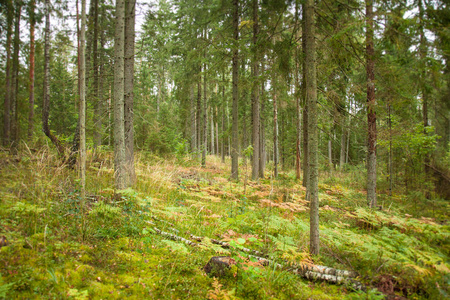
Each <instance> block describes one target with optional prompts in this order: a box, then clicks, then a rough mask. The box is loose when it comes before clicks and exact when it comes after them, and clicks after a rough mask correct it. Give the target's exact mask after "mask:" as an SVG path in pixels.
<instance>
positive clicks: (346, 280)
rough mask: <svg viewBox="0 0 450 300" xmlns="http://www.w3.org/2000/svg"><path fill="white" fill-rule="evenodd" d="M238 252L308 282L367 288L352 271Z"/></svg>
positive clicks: (218, 243) (178, 237)
mask: <svg viewBox="0 0 450 300" xmlns="http://www.w3.org/2000/svg"><path fill="white" fill-rule="evenodd" d="M153 229H154V230H155V232H156V233H158V234H159V235H162V236H164V237H166V238H169V239H171V240H174V241H181V242H183V243H185V244H187V245H189V246H194V247H196V246H198V244H197V243H195V242H193V241H191V240H188V239H185V238H183V237H180V236H177V235H175V234H172V233H168V232H165V231H162V230H160V229H158V228H156V227H153ZM191 238H192V239H194V240H196V241H198V242H200V241H201V240H203V239H204V238H202V237H198V236H194V235H191ZM211 242H212V243H214V244H217V245H220V246H222V247H223V248H227V249H228V248H232V247H231V246H230V244H228V243H225V242H222V241H218V240H214V239H211ZM244 249H245V250H244ZM237 250H240V251H242V252H246V253H247V254H248V256H249V257H253V258H255V259H257V260H258V261H259V262H260V263H261V265H263V266H268V265H274V266H275V267H276V268H278V269H280V270H283V269H284V270H287V271H289V272H292V273H294V274H296V275H299V276H300V277H303V278H306V279H308V280H323V281H327V282H330V283H334V284H349V285H350V286H351V287H352V288H354V289H355V290H365V286H364V285H363V284H362V283H361V282H359V281H356V280H353V279H352V278H351V277H354V276H356V273H354V272H351V271H346V270H339V269H334V268H329V267H325V266H317V265H308V264H302V265H295V264H293V265H290V266H288V267H283V265H281V264H279V263H277V262H274V261H272V260H270V259H267V258H264V257H261V256H257V255H253V254H249V252H250V253H253V252H258V253H261V252H259V251H256V250H251V249H248V248H241V249H239V248H237Z"/></svg>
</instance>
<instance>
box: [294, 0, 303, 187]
mask: <svg viewBox="0 0 450 300" xmlns="http://www.w3.org/2000/svg"><path fill="white" fill-rule="evenodd" d="M298 14H299V12H298V1H295V24H296V28H297V23H298V19H299V17H298ZM295 36H296V38H298V30H296V32H295ZM294 61H295V72H294V77H295V78H294V86H295V93H294V94H295V102H296V105H297V111H296V112H297V114H296V115H297V142H296V156H295V178H296V179H297V180H300V174H301V147H300V146H301V140H302V108H301V105H300V99H301V98H300V94H301V88H300V80H299V77H300V76H299V72H300V70H299V69H300V68H299V63H300V62H299V54H298V47H295V57H294Z"/></svg>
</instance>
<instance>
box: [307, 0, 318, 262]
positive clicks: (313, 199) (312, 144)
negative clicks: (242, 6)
mask: <svg viewBox="0 0 450 300" xmlns="http://www.w3.org/2000/svg"><path fill="white" fill-rule="evenodd" d="M304 10H305V29H306V30H305V39H306V40H305V56H306V57H305V59H306V62H305V69H306V70H305V74H306V99H307V102H308V154H309V157H308V158H309V159H308V173H309V180H308V185H307V187H306V188H307V190H308V194H309V201H310V248H309V251H310V253H311V254H313V255H319V250H320V247H319V188H318V165H317V164H318V146H317V144H318V141H317V79H316V49H315V48H316V47H315V33H314V32H315V28H314V27H315V24H314V23H315V21H314V19H315V17H314V15H315V7H314V0H306V4H305V7H304Z"/></svg>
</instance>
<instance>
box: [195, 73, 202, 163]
mask: <svg viewBox="0 0 450 300" xmlns="http://www.w3.org/2000/svg"><path fill="white" fill-rule="evenodd" d="M196 120H197V151H198V155H199V158H201V151H202V67H201V65H200V66H199V73H198V81H197V113H196Z"/></svg>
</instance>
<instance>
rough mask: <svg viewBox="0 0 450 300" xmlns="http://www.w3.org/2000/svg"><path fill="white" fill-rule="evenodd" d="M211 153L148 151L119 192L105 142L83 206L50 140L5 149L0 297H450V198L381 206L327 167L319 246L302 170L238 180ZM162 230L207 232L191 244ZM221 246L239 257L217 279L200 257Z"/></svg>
mask: <svg viewBox="0 0 450 300" xmlns="http://www.w3.org/2000/svg"><path fill="white" fill-rule="evenodd" d="M207 162H208V163H207V167H206V168H200V167H198V165H197V163H196V161H195V159H194V160H193V159H192V158H190V157H187V156H186V157H182V156H177V157H176V158H174V159H161V158H159V157H157V156H154V155H151V154H149V153H138V154H137V155H136V174H137V178H138V180H137V183H136V185H135V187H134V188H133V189H127V190H123V191H114V190H113V188H112V187H113V183H114V182H113V165H112V155H111V153H109V152H107V151H105V150H102V151H100V152H97V153H95V155H93V154H91V156H89V157H88V174H87V177H88V181H87V183H88V185H87V187H88V197H87V198H86V201H85V207H81V204H82V201H81V200H82V199H80V195H79V187H78V181H77V180H76V178H77V173H76V171H75V170H70V169H68V168H67V167H66V166H64V165H60V162H59V159H58V158H57V157H56V156H55V155H54V154H53V153H52V152H50V151H48V149H46V148H42V149H40V150H39V151H37V152H31V151H22V152H21V153H20V155H19V156H17V157H11V156H9V155H7V154H6V153H5V152H0V180H1V182H2V184H1V185H0V199H1V202H0V236H4V237H5V238H6V240H7V245H6V246H3V247H1V248H0V275H1V276H0V299H123V298H130V299H144V298H148V299H185V298H192V299H275V298H276V299H291V298H292V299H383V297H385V295H400V296H403V297H408V298H410V299H427V298H428V299H445V298H447V297H448V296H449V293H450V291H449V290H448V286H449V282H450V275H449V256H448V253H450V247H449V243H448V241H449V225H448V224H447V223H446V221H442V220H445V219H447V218H448V211H449V210H448V203H447V201H443V200H436V199H435V200H433V201H434V202H433V203H434V205H435V206H434V207H435V217H433V218H431V216H430V213H429V210H423V214H421V213H420V211H419V212H418V211H414V210H411V202H410V201H419V200H418V199H415V198H414V197H413V196H411V195H394V196H392V197H386V198H385V199H384V206H383V210H382V211H373V210H370V209H369V208H367V207H366V205H365V202H366V199H365V194H364V191H363V190H362V188H361V185H360V184H359V183H357V182H355V180H354V175H352V173H351V172H350V173H339V174H337V175H336V176H334V177H333V178H331V177H329V176H327V177H326V178H323V180H322V181H321V183H320V185H319V189H320V194H319V198H320V224H321V225H320V234H321V237H320V238H321V255H320V256H319V257H311V256H310V255H309V254H308V243H309V209H308V202H307V201H306V199H305V189H304V188H303V187H302V186H301V182H299V181H296V180H295V176H293V175H292V174H290V173H282V174H281V175H280V176H279V178H277V179H273V178H271V175H270V174H268V173H267V174H266V178H265V179H262V180H260V181H259V182H254V181H247V182H246V183H245V185H244V183H236V182H233V181H229V180H228V177H229V174H230V170H229V167H228V165H229V164H228V163H227V164H226V165H225V164H222V163H220V160H219V159H218V158H216V157H212V156H211V157H208V160H207ZM357 171H358V172H359V171H360V170H357ZM419 202H420V201H419ZM421 203H423V202H421ZM421 205H422V204H421ZM412 211H413V212H414V213H412ZM155 227H157V228H159V229H160V230H163V231H165V232H169V233H173V234H176V235H178V236H181V237H184V238H187V239H189V238H190V235H191V234H192V235H195V236H201V237H204V239H203V240H202V242H200V243H199V246H197V247H192V246H189V245H186V244H184V243H182V242H179V241H173V240H169V239H167V238H165V237H163V236H161V235H158V234H156V231H155V229H154V228H155ZM211 239H219V240H222V241H224V242H228V243H229V244H230V245H231V246H232V248H229V249H224V248H222V247H220V246H218V245H216V244H213V243H212V242H211ZM239 247H247V248H251V249H255V250H258V251H261V252H263V253H264V254H266V255H268V257H270V258H271V259H274V260H276V261H279V262H283V263H287V264H288V263H299V262H304V263H313V262H314V263H315V264H321V265H326V266H329V267H334V268H339V269H346V270H352V271H355V272H357V273H358V274H359V280H360V281H362V282H363V283H365V284H366V286H367V287H368V290H367V291H365V292H362V291H359V292H357V291H353V290H352V289H351V288H350V287H347V286H343V285H341V286H339V285H332V284H328V283H325V282H310V281H307V280H305V279H302V278H300V277H298V276H297V275H294V274H293V273H291V272H289V270H288V269H283V270H280V269H277V268H274V267H273V266H264V267H263V266H262V265H260V264H259V263H257V262H255V261H252V260H249V259H248V257H247V256H245V254H244V253H242V252H240V251H237V250H236V249H239ZM220 255H225V256H231V257H233V258H234V259H235V260H236V262H237V264H236V266H235V267H234V269H232V270H231V273H230V275H229V276H225V277H221V278H215V277H209V276H207V275H206V274H205V272H204V271H203V269H202V268H203V266H204V265H205V264H206V263H207V262H208V260H209V259H210V258H211V257H212V256H220Z"/></svg>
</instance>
